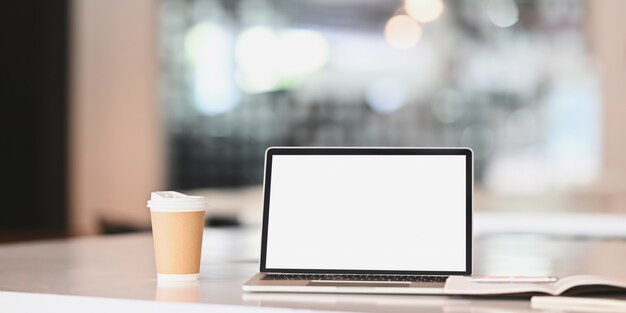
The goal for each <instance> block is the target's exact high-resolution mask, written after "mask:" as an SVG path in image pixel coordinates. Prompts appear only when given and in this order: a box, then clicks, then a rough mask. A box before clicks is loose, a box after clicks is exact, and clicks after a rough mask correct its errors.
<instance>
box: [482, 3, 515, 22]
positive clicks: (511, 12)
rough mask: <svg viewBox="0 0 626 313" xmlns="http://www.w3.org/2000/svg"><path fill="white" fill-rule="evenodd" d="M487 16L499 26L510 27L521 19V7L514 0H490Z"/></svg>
mask: <svg viewBox="0 0 626 313" xmlns="http://www.w3.org/2000/svg"><path fill="white" fill-rule="evenodd" d="M487 16H488V17H489V20H490V21H491V23H493V24H494V25H496V26H498V27H502V28H505V27H510V26H513V25H515V24H516V23H517V21H518V20H519V9H518V7H517V4H515V1H514V0H490V1H489V4H488V6H487Z"/></svg>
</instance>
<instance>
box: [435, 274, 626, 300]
mask: <svg viewBox="0 0 626 313" xmlns="http://www.w3.org/2000/svg"><path fill="white" fill-rule="evenodd" d="M606 292H612V293H615V292H618V293H622V294H624V295H626V278H617V277H605V276H596V275H576V276H568V277H565V278H561V279H559V280H557V281H556V282H552V283H506V282H491V283H485V282H475V281H472V280H471V278H468V277H463V276H451V277H450V278H448V280H447V281H446V285H445V287H444V293H445V294H449V295H481V296H496V295H529V296H530V295H533V294H547V295H552V296H559V295H562V296H576V295H588V294H598V293H606Z"/></svg>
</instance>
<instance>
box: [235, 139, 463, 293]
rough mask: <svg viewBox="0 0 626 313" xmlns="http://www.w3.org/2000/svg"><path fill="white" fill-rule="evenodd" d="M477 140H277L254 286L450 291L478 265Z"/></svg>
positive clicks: (249, 287) (249, 286) (269, 165)
mask: <svg viewBox="0 0 626 313" xmlns="http://www.w3.org/2000/svg"><path fill="white" fill-rule="evenodd" d="M472 165H473V158H472V151H471V150H470V149H469V148H310V147H301V148H300V147H299V148H295V147H289V148H287V147H276V148H269V149H267V151H266V154H265V177H264V201H263V229H262V231H263V233H262V244H261V257H260V272H259V273H257V274H256V275H254V276H253V277H252V278H251V279H250V280H248V281H247V282H246V283H245V284H244V285H243V286H242V289H243V290H244V291H248V292H312V293H375V294H442V293H443V287H444V285H445V280H446V279H447V277H449V276H451V275H468V276H469V275H471V274H472V192H473V170H472V167H473V166H472Z"/></svg>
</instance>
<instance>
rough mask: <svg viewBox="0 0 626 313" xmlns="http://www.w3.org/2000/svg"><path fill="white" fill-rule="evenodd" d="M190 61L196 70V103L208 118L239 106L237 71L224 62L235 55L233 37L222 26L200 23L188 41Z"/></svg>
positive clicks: (186, 37)
mask: <svg viewBox="0 0 626 313" xmlns="http://www.w3.org/2000/svg"><path fill="white" fill-rule="evenodd" d="M184 50H185V56H186V58H187V62H188V63H189V64H190V65H191V68H193V71H192V73H191V75H192V82H193V83H192V86H193V96H194V104H195V107H196V108H197V109H198V111H200V112H202V113H203V114H205V115H209V116H212V115H218V114H222V113H225V112H228V111H230V110H232V109H233V108H235V107H236V106H237V104H239V100H240V97H241V95H240V92H239V90H238V89H237V87H236V86H235V85H234V83H233V82H234V79H235V78H234V75H235V73H234V68H233V65H232V64H231V63H228V62H224V60H227V59H228V57H229V55H230V54H231V53H232V37H231V36H230V34H229V33H228V32H226V31H225V30H224V29H223V28H221V27H220V26H218V25H216V24H213V23H210V22H200V23H198V24H196V25H195V26H193V27H192V28H191V29H189V31H188V32H187V34H186V35H185V38H184Z"/></svg>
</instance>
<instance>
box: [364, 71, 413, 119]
mask: <svg viewBox="0 0 626 313" xmlns="http://www.w3.org/2000/svg"><path fill="white" fill-rule="evenodd" d="M407 99H408V92H407V87H406V86H405V85H404V84H403V83H402V82H401V81H400V80H398V79H394V78H379V79H377V80H374V81H373V82H372V83H370V84H369V86H368V87H367V89H366V90H365V101H366V102H367V105H369V107H370V108H372V110H374V112H377V113H382V114H389V113H392V112H395V111H397V110H398V109H400V108H401V107H403V106H404V105H405V104H406V102H407Z"/></svg>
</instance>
